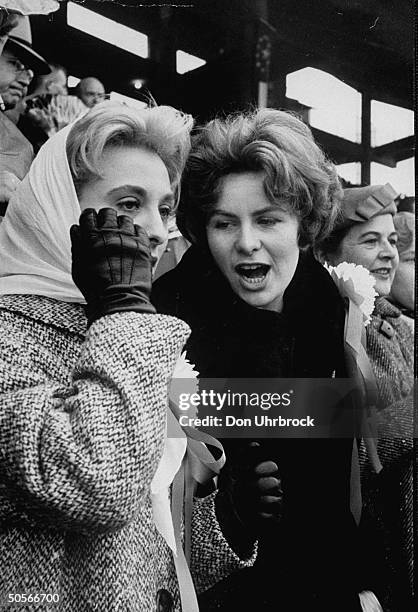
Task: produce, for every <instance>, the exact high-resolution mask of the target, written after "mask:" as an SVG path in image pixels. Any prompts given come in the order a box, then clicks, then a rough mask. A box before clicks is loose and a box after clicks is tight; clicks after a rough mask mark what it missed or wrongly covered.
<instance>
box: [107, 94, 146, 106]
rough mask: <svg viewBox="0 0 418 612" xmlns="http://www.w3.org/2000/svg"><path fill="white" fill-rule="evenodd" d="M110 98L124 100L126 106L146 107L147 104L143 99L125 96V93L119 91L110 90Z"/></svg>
mask: <svg viewBox="0 0 418 612" xmlns="http://www.w3.org/2000/svg"><path fill="white" fill-rule="evenodd" d="M110 99H111V100H112V101H114V102H122V103H123V104H126V106H132V107H133V108H146V107H147V105H146V103H145V102H142V100H136V98H130V97H129V96H125V95H123V94H120V93H118V92H117V91H111V92H110Z"/></svg>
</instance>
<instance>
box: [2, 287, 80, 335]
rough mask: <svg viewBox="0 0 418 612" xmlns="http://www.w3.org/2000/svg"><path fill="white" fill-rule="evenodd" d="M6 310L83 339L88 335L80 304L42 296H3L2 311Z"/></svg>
mask: <svg viewBox="0 0 418 612" xmlns="http://www.w3.org/2000/svg"><path fill="white" fill-rule="evenodd" d="M4 310H6V311H8V312H13V313H16V314H19V315H22V316H24V317H25V318H27V319H32V320H33V321H37V322H40V323H43V324H45V325H49V326H51V327H56V328H58V329H64V330H66V331H70V332H72V333H74V334H77V335H80V336H82V337H84V336H85V335H86V330H87V318H86V315H85V313H84V308H83V306H81V305H80V304H76V303H73V302H61V301H58V300H54V299H52V298H48V297H44V296H41V295H3V296H1V298H0V311H4Z"/></svg>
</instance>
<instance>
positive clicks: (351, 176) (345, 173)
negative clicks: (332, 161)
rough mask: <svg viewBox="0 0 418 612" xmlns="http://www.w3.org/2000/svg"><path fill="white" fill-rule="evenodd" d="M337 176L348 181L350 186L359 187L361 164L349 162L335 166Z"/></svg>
mask: <svg viewBox="0 0 418 612" xmlns="http://www.w3.org/2000/svg"><path fill="white" fill-rule="evenodd" d="M337 172H338V176H340V177H341V178H343V179H344V180H346V181H348V182H349V183H351V184H352V185H360V182H361V164H360V162H350V163H348V164H339V165H338V166H337Z"/></svg>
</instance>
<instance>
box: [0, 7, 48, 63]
mask: <svg viewBox="0 0 418 612" xmlns="http://www.w3.org/2000/svg"><path fill="white" fill-rule="evenodd" d="M5 49H6V50H7V49H9V50H10V51H12V52H13V53H14V54H15V55H16V57H18V58H19V59H20V60H21V61H22V62H23V63H24V64H25V66H27V67H28V68H30V69H31V70H33V71H34V72H35V74H48V73H49V72H51V68H50V67H49V66H48V63H47V62H46V61H45V60H44V58H43V57H42V56H41V55H39V53H37V52H36V51H34V50H33V48H32V32H31V29H30V22H29V17H26V16H25V17H22V18H21V19H20V20H19V23H18V24H17V26H16V27H14V28H13V30H11V32H10V33H9V38H8V39H7V42H6V46H5Z"/></svg>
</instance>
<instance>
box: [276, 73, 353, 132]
mask: <svg viewBox="0 0 418 612" xmlns="http://www.w3.org/2000/svg"><path fill="white" fill-rule="evenodd" d="M286 96H287V97H288V98H292V99H294V100H298V102H301V103H302V104H305V105H306V106H310V107H311V108H312V110H311V111H310V114H309V116H310V125H312V127H316V128H318V129H319V130H322V131H324V132H328V133H330V134H334V135H336V136H341V138H345V139H347V140H351V141H352V142H361V94H360V93H359V92H358V91H357V90H356V89H353V88H352V87H350V86H349V85H346V83H343V81H340V80H339V79H337V78H336V77H334V76H332V75H331V74H328V73H327V72H324V71H323V70H318V69H317V68H302V69H301V70H297V71H296V72H292V73H291V74H288V75H287V78H286Z"/></svg>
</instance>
